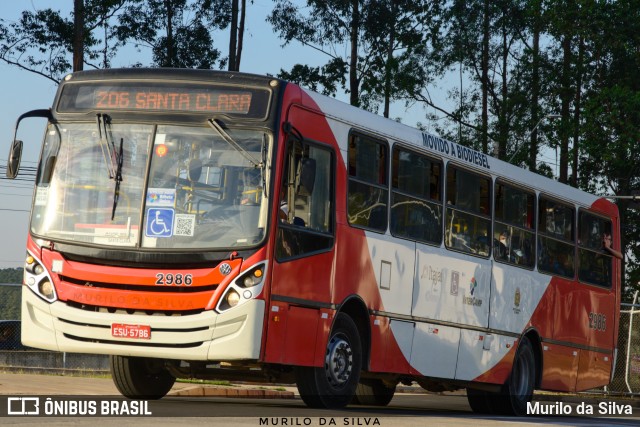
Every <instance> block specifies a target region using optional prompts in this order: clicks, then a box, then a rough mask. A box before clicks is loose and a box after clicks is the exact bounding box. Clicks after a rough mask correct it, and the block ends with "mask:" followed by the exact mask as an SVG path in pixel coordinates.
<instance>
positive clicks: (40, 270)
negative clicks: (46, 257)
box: [33, 264, 44, 276]
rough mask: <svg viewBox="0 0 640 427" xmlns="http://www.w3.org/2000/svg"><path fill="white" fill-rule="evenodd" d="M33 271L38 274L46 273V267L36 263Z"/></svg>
mask: <svg viewBox="0 0 640 427" xmlns="http://www.w3.org/2000/svg"><path fill="white" fill-rule="evenodd" d="M33 272H34V273H35V275H36V276H39V275H41V274H42V273H44V267H42V266H41V265H40V264H36V266H35V267H34V268H33Z"/></svg>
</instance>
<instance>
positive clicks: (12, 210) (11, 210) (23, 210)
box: [0, 208, 29, 212]
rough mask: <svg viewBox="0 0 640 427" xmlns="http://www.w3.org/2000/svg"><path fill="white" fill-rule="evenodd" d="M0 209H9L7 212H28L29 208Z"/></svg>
mask: <svg viewBox="0 0 640 427" xmlns="http://www.w3.org/2000/svg"><path fill="white" fill-rule="evenodd" d="M0 211H9V212H29V209H5V208H0Z"/></svg>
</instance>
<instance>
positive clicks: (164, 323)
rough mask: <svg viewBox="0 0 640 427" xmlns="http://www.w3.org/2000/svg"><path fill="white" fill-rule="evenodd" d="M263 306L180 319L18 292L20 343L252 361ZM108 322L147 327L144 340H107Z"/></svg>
mask: <svg viewBox="0 0 640 427" xmlns="http://www.w3.org/2000/svg"><path fill="white" fill-rule="evenodd" d="M264 309H265V302H264V301H263V300H249V301H247V302H245V303H244V304H242V305H240V306H238V307H235V308H232V309H230V310H228V311H226V312H224V313H217V312H215V311H212V310H210V311H204V312H202V313H199V314H193V315H185V316H165V315H145V314H125V313H122V314H121V313H108V312H93V311H85V310H81V309H78V308H74V307H69V306H68V305H67V304H65V303H64V302H61V301H56V302H54V303H52V304H49V303H47V302H45V301H43V300H42V299H40V298H39V297H37V296H36V295H35V294H34V293H33V292H32V291H31V290H29V289H28V288H27V287H26V286H23V288H22V343H23V344H24V345H26V346H29V347H34V348H40V349H45V350H54V351H63V352H72V353H89V354H112V355H121V356H139V357H155V358H164V359H175V360H212V361H225V360H257V359H259V356H260V344H261V341H262V325H263V320H264ZM112 324H125V325H146V326H150V328H151V336H150V338H148V339H136V338H117V337H113V336H112V332H111V325H112Z"/></svg>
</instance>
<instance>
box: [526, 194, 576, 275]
mask: <svg viewBox="0 0 640 427" xmlns="http://www.w3.org/2000/svg"><path fill="white" fill-rule="evenodd" d="M542 199H544V200H547V201H549V202H552V203H555V204H559V205H562V206H565V207H569V208H570V209H571V211H572V215H571V217H572V218H573V222H572V233H573V236H572V239H571V240H566V239H563V238H559V237H557V236H556V235H553V234H548V233H546V232H544V231H541V229H540V221H541V218H542V215H540V209H541V206H542V203H541V200H542ZM537 211H538V213H537V218H536V219H537V220H536V268H537V270H538V272H539V273H541V274H546V275H549V276H554V277H561V278H564V279H568V280H576V274H577V268H576V267H577V260H576V257H577V245H576V237H577V230H576V225H577V223H578V220H577V208H576V206H575V204H573V203H567V202H564V201H561V200H558V199H557V198H556V197H553V196H550V195H548V194H545V193H539V194H538V205H537ZM541 238H543V239H549V240H553V241H555V242H559V243H561V244H565V245H571V246H572V248H573V274H572V275H571V276H569V275H562V274H558V273H554V272H552V271H545V270H541V269H540V246H541V245H540V239H541Z"/></svg>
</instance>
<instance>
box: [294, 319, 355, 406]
mask: <svg viewBox="0 0 640 427" xmlns="http://www.w3.org/2000/svg"><path fill="white" fill-rule="evenodd" d="M361 354H362V352H361V343H360V335H359V333H358V328H357V327H356V324H355V323H354V322H353V320H352V319H351V317H349V316H348V315H346V314H344V313H338V315H337V316H336V319H335V322H334V324H333V328H332V329H331V335H330V336H329V341H328V343H327V348H326V350H325V359H324V365H323V366H322V367H321V368H314V367H305V366H301V367H298V368H296V371H295V372H296V384H297V386H298V391H299V392H300V397H301V398H302V400H303V401H304V403H305V404H306V405H307V406H310V407H312V408H341V407H344V406H346V405H347V404H348V403H349V402H351V399H352V398H353V395H354V393H355V391H356V387H357V386H358V381H359V380H360V370H361V367H362V356H361Z"/></svg>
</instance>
